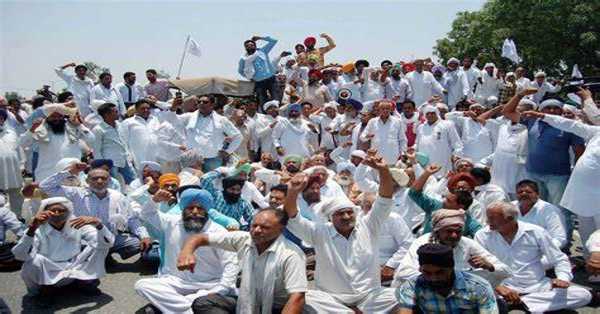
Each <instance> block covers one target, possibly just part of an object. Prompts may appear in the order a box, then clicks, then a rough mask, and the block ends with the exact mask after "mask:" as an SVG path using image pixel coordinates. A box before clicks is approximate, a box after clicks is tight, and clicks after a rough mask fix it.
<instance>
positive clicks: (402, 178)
mask: <svg viewBox="0 0 600 314" xmlns="http://www.w3.org/2000/svg"><path fill="white" fill-rule="evenodd" d="M390 174H391V175H392V178H393V179H394V181H396V183H397V184H398V185H399V186H401V187H406V185H407V184H408V181H410V177H409V176H408V174H406V171H405V170H404V169H399V168H390Z"/></svg>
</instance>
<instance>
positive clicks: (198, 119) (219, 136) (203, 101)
mask: <svg viewBox="0 0 600 314" xmlns="http://www.w3.org/2000/svg"><path fill="white" fill-rule="evenodd" d="M214 101H215V99H214V97H212V96H202V97H200V99H199V100H198V110H197V111H194V112H190V113H186V114H182V115H178V116H177V118H178V119H179V121H180V122H181V123H182V124H183V125H185V139H186V143H185V146H186V147H187V148H188V149H196V150H198V151H200V152H202V156H203V157H204V164H203V165H202V171H204V172H205V173H206V172H208V171H211V170H214V169H216V168H217V167H220V166H221V165H222V164H223V157H225V156H226V155H230V154H232V153H233V152H234V151H236V150H237V148H238V147H239V146H240V144H241V143H242V135H241V133H240V131H238V129H237V128H236V127H235V126H234V125H233V123H232V122H231V121H229V119H227V118H226V117H224V116H222V115H220V114H218V113H216V112H214V111H213V106H214ZM225 138H229V140H230V142H226V141H225Z"/></svg>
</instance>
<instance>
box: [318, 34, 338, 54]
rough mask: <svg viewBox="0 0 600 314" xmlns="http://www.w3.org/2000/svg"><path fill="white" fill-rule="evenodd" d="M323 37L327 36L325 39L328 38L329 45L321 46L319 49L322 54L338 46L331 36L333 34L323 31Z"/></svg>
mask: <svg viewBox="0 0 600 314" xmlns="http://www.w3.org/2000/svg"><path fill="white" fill-rule="evenodd" d="M321 38H325V40H327V46H325V47H321V48H319V51H320V52H321V53H322V54H325V53H328V52H329V51H331V50H332V49H333V48H335V47H336V46H335V42H334V41H333V38H331V36H329V35H327V34H325V33H323V34H321Z"/></svg>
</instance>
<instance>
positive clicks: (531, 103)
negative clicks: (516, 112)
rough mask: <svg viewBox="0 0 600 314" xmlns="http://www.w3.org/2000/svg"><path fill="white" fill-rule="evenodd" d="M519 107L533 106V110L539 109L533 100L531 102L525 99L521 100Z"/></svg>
mask: <svg viewBox="0 0 600 314" xmlns="http://www.w3.org/2000/svg"><path fill="white" fill-rule="evenodd" d="M519 105H529V106H531V108H533V109H536V108H537V104H536V103H535V102H534V101H533V100H531V99H528V98H523V99H521V100H520V101H519Z"/></svg>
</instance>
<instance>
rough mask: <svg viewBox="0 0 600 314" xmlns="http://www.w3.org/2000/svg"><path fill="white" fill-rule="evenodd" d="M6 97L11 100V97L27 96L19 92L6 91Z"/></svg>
mask: <svg viewBox="0 0 600 314" xmlns="http://www.w3.org/2000/svg"><path fill="white" fill-rule="evenodd" d="M4 98H6V100H11V99H19V100H23V99H25V97H23V96H21V95H20V94H19V93H17V92H6V93H4Z"/></svg>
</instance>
